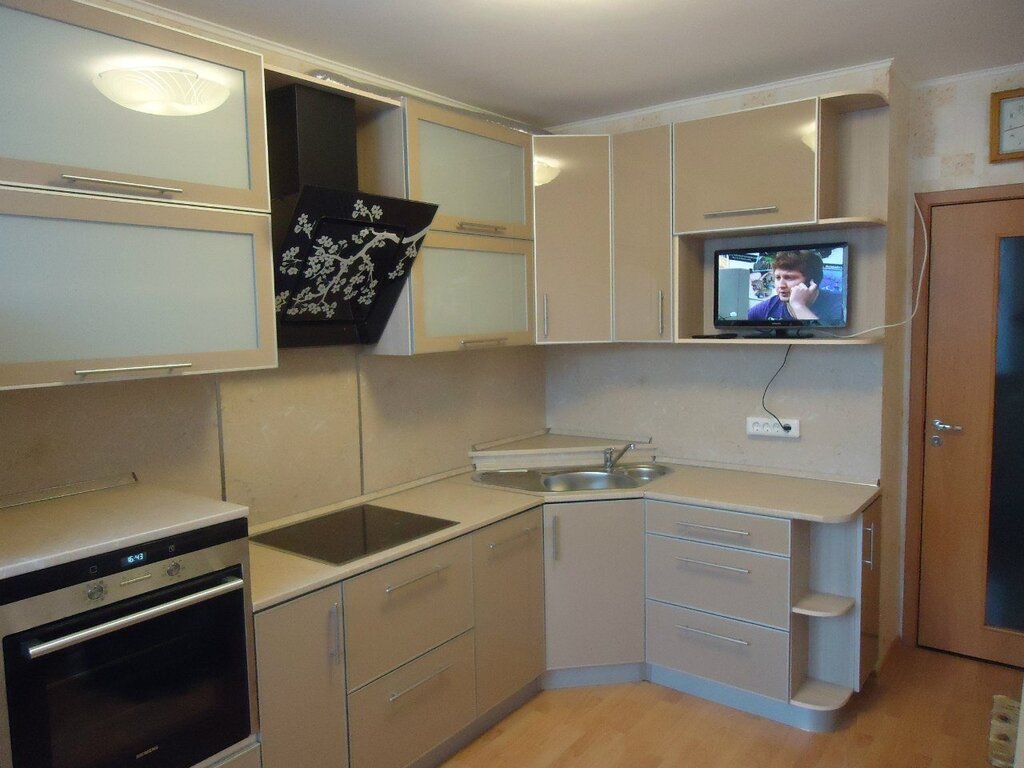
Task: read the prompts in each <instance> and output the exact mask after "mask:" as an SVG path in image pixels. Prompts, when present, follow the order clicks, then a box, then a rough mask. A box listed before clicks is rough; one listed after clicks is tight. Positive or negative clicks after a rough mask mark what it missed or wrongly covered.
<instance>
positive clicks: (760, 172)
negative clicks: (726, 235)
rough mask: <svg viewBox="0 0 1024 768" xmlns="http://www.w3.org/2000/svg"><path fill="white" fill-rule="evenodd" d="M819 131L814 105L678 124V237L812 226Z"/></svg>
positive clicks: (798, 103)
mask: <svg viewBox="0 0 1024 768" xmlns="http://www.w3.org/2000/svg"><path fill="white" fill-rule="evenodd" d="M817 126H818V100H817V99H806V100H804V101H795V102H791V103H789V104H780V105H778V106H771V107H762V108H758V109H750V110H746V111H744V112H735V113H731V114H726V115H718V116H716V117H709V118H704V119H701V120H691V121H688V122H683V123H676V124H675V126H674V129H675V230H676V232H679V233H695V232H705V231H715V230H723V229H728V230H731V229H739V228H746V227H769V226H776V225H780V224H795V223H801V222H813V221H814V220H815V219H816V217H817V208H816V204H817V191H816V185H815V178H816V172H817V152H816V146H817Z"/></svg>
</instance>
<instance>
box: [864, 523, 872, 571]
mask: <svg viewBox="0 0 1024 768" xmlns="http://www.w3.org/2000/svg"><path fill="white" fill-rule="evenodd" d="M864 530H865V531H866V532H867V534H868V559H867V560H865V561H864V565H866V566H867V567H868V570H870V571H873V570H875V524H874V523H872V524H871V525H869V526H867V527H865V528H864Z"/></svg>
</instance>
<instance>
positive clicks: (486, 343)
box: [459, 336, 508, 347]
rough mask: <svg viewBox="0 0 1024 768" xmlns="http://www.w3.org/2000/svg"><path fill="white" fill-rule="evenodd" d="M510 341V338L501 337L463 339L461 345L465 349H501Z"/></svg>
mask: <svg viewBox="0 0 1024 768" xmlns="http://www.w3.org/2000/svg"><path fill="white" fill-rule="evenodd" d="M507 341H508V336H499V337H496V338H493V339H462V340H461V341H460V342H459V344H461V345H462V346H463V347H500V346H501V345H502V344H504V343H505V342H507Z"/></svg>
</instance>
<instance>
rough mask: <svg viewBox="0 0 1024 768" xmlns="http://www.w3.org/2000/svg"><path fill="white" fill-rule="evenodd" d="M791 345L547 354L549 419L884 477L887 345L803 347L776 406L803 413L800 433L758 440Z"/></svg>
mask: <svg viewBox="0 0 1024 768" xmlns="http://www.w3.org/2000/svg"><path fill="white" fill-rule="evenodd" d="M785 352H786V347H784V346H781V345H778V346H776V345H772V346H766V347H760V348H759V347H758V346H757V345H756V344H751V345H750V346H744V347H736V346H730V347H723V348H720V349H715V348H713V347H703V346H702V347H700V348H693V347H688V348H673V349H666V348H665V347H658V348H652V347H641V346H626V345H615V346H591V347H564V348H560V349H555V348H551V349H549V351H548V354H547V400H548V423H549V424H551V425H555V426H556V427H557V428H559V429H571V430H574V431H579V432H587V431H588V430H592V431H593V432H595V433H606V434H634V433H635V434H646V435H651V436H652V437H653V439H654V443H655V444H656V445H658V446H659V448H660V450H659V453H658V455H659V457H665V458H674V459H679V460H683V461H692V462H696V463H710V464H715V465H729V466H733V467H736V468H741V469H742V468H746V467H750V468H755V469H760V470H767V471H778V472H780V473H783V474H787V473H792V474H804V475H808V476H812V477H813V476H818V477H826V478H834V479H840V480H850V481H855V482H875V481H876V480H877V478H878V476H879V467H880V461H881V457H880V440H881V438H880V435H881V424H880V420H879V413H880V411H881V380H882V379H881V376H882V374H881V370H882V350H881V347H874V346H866V347H849V346H846V347H842V348H835V349H829V348H826V347H822V346H810V347H794V349H793V351H792V353H791V354H790V356H789V361H788V362H787V364H786V367H785V369H784V370H783V371H782V373H780V374H779V376H778V378H777V379H776V380H775V383H774V384H772V387H771V389H770V390H769V392H768V400H767V402H768V407H769V408H770V409H772V410H773V411H774V412H775V413H776V414H778V415H779V416H781V417H786V418H798V419H800V433H801V436H800V438H799V439H795V440H782V439H771V438H750V437H747V435H746V417H747V416H761V415H764V411H763V410H762V409H761V393H762V392H763V391H764V387H765V385H766V384H767V383H768V381H769V380H770V379H771V377H772V375H773V374H774V373H775V371H776V370H777V369H778V367H779V365H780V364H781V363H782V359H783V355H784V354H785Z"/></svg>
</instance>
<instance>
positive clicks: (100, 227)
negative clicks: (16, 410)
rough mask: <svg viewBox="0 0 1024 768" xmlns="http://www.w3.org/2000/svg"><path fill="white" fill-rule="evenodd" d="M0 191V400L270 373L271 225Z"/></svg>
mask: <svg viewBox="0 0 1024 768" xmlns="http://www.w3.org/2000/svg"><path fill="white" fill-rule="evenodd" d="M181 212H182V209H181V208H180V207H179V206H171V205H141V204H139V203H134V202H126V201H120V200H104V199H97V198H90V197H82V196H78V195H67V194H60V193H46V192H32V191H21V190H0V388H3V389H8V388H16V387H30V386H47V385H54V384H75V383H81V382H85V381H109V380H112V379H120V378H138V377H142V376H176V375H182V374H189V373H206V372H211V371H223V370H237V369H247V368H266V367H272V366H274V365H276V362H277V347H276V338H275V332H274V317H273V301H274V298H273V274H272V270H271V263H270V262H271V258H270V245H269V240H270V223H269V216H267V215H266V214H244V213H233V212H221V211H211V210H202V209H196V210H193V211H190V212H189V215H188V217H187V219H186V220H185V221H184V222H183V221H182V218H183V217H182V216H181Z"/></svg>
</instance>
